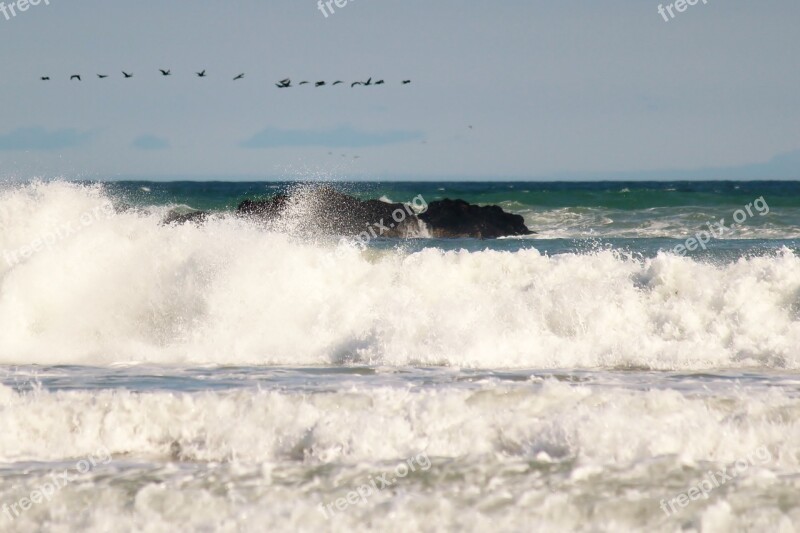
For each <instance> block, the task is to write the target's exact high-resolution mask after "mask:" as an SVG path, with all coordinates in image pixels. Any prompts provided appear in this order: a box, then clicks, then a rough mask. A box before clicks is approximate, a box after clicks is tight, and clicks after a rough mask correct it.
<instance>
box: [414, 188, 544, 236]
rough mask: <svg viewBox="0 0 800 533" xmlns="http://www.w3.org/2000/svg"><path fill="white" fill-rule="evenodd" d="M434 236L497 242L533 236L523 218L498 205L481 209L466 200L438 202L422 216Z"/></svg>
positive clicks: (432, 204)
mask: <svg viewBox="0 0 800 533" xmlns="http://www.w3.org/2000/svg"><path fill="white" fill-rule="evenodd" d="M419 218H420V219H421V220H422V221H423V222H425V224H426V225H427V226H428V230H429V231H430V232H431V235H432V236H433V237H437V238H444V239H450V238H459V237H476V238H483V239H494V238H497V237H507V236H512V235H530V234H532V233H533V232H532V231H530V230H529V229H528V227H527V226H526V225H525V219H523V218H522V216H521V215H514V214H511V213H506V212H505V211H503V209H502V208H500V207H499V206H496V205H487V206H478V205H474V204H469V203H467V202H465V201H464V200H450V199H448V198H445V199H444V200H435V201H433V202H431V203H430V204H428V209H427V211H425V212H424V213H421V214H420V215H419Z"/></svg>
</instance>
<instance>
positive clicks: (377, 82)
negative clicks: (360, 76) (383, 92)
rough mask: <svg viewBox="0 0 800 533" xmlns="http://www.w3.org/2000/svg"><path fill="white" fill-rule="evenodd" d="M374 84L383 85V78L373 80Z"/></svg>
mask: <svg viewBox="0 0 800 533" xmlns="http://www.w3.org/2000/svg"><path fill="white" fill-rule="evenodd" d="M375 85H383V80H378V81H376V82H375Z"/></svg>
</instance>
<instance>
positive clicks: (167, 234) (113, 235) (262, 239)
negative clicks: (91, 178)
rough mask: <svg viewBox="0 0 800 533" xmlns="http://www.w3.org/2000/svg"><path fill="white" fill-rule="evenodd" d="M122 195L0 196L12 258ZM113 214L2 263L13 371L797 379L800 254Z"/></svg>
mask: <svg viewBox="0 0 800 533" xmlns="http://www.w3.org/2000/svg"><path fill="white" fill-rule="evenodd" d="M107 201H108V199H107V198H106V197H105V196H104V195H103V193H102V189H101V188H98V187H88V188H87V187H80V186H76V185H70V184H64V183H51V184H35V185H31V186H27V187H22V188H16V189H13V190H10V191H5V192H3V193H2V194H0V226H1V227H3V230H2V234H0V250H16V249H18V248H19V247H20V246H23V245H24V244H25V243H30V242H32V241H33V240H35V239H37V238H39V237H40V236H41V235H43V234H47V232H49V231H52V228H53V227H55V226H58V225H59V224H63V222H64V221H68V220H79V219H80V216H81V215H82V214H83V213H85V212H87V211H91V210H92V209H94V208H96V207H98V206H103V205H106V203H107ZM162 216H163V212H160V213H155V214H149V215H148V214H142V213H137V212H133V211H129V212H123V213H118V214H115V215H113V216H112V217H110V218H105V217H103V218H100V219H98V220H96V221H93V222H92V223H91V224H89V225H86V226H85V227H81V229H80V231H77V232H76V233H75V234H73V235H70V236H68V237H67V238H64V239H61V240H58V241H57V242H55V243H54V244H53V245H52V246H51V247H48V248H45V249H43V250H41V251H39V252H38V253H36V254H34V255H32V256H31V257H30V258H27V259H25V260H23V261H21V262H19V263H16V264H13V266H12V265H9V264H8V263H7V262H6V261H0V362H2V363H41V364H45V363H87V364H108V363H112V362H135V361H148V362H154V363H191V364H245V363H254V364H261V363H276V364H288V365H295V364H300V365H302V364H326V363H340V362H342V361H361V362H367V363H374V364H386V365H412V364H447V365H453V366H472V367H493V368H496V367H538V368H564V367H620V366H634V367H650V368H680V369H701V368H711V367H745V366H762V367H773V368H791V369H796V368H799V367H800V357H799V355H798V351H797V348H796V347H797V346H798V344H800V323H799V322H798V320H797V301H796V300H797V292H798V290H800V259H798V258H797V257H795V256H794V255H793V254H792V253H791V252H790V251H788V250H784V251H783V252H782V253H781V254H778V255H777V256H774V257H758V258H744V259H741V260H739V261H737V262H735V263H733V264H726V265H717V266H715V265H709V264H703V263H698V262H696V261H693V260H691V259H688V258H682V257H677V256H672V255H660V256H658V257H656V258H654V259H646V260H638V259H631V258H625V257H621V256H619V255H617V254H615V253H612V252H609V251H598V252H595V253H588V254H582V255H577V254H566V255H558V256H554V257H548V256H546V255H542V254H540V253H539V252H538V251H536V250H524V251H519V252H516V253H510V252H499V251H489V250H487V251H481V252H474V253H470V252H466V251H460V252H443V251H441V250H438V249H425V250H423V251H421V252H418V253H410V254H409V253H406V252H402V251H396V252H387V253H378V252H376V251H366V252H363V253H362V252H360V251H359V250H357V249H351V248H347V247H342V248H341V249H339V250H337V249H336V248H335V246H334V244H332V243H327V244H326V243H309V242H304V241H301V240H298V239H296V238H292V237H291V236H289V235H286V234H281V233H274V232H267V231H264V229H263V228H259V227H257V226H255V225H253V224H250V223H248V222H246V221H242V220H237V219H234V218H225V217H220V218H215V219H212V220H210V221H209V222H208V223H207V224H205V225H204V226H202V227H197V226H194V225H191V224H187V225H182V226H163V225H161V224H160V220H161V218H162Z"/></svg>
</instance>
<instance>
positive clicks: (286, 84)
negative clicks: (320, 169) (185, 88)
mask: <svg viewBox="0 0 800 533" xmlns="http://www.w3.org/2000/svg"><path fill="white" fill-rule="evenodd" d="M158 71H159V72H160V73H161V75H162V76H172V70H170V69H158ZM244 74H245V73H244V72H241V73H239V74H237V75H236V76H234V77H233V81H238V80H241V79H243V78H244ZM195 75H196V76H197V77H198V78H206V77H207V76H206V71H205V70H201V71H200V72H195ZM122 76H123V77H124V78H125V79H128V78H133V73H132V72H125V71H124V70H123V71H122ZM97 77H98V78H99V79H101V80H103V79H106V78H108V77H109V75H108V74H97ZM39 79H40V80H42V81H50V76H42V77H41V78H39ZM69 80H70V81H83V79H82V78H81V75H80V74H73V75H71V76H70V77H69ZM312 83H313V84H314V87H324V86H326V85H330V86H334V85H341V84H343V83H345V82H344V81H342V80H336V81H334V82H332V83H330V84H328V82H327V81H324V80H323V81H315V82H311V81H308V80H303V81H301V82H299V83H298V84H297V86H301V85H311V84H312ZM385 83H386V81H385V80H375V81H373V80H372V78H371V77H370V78H369V79H367V80H366V81H354V82H351V83H350V87H351V88H352V87H356V86H359V85H360V86H363V87H369V86H373V85H384V84H385ZM409 83H411V80H402V81H401V84H402V85H408V84H409ZM275 86H276V87H278V88H279V89H288V88H290V87H294V85H292V80H291V78H284V79H282V80H280V81H279V82H278V83H276V84H275Z"/></svg>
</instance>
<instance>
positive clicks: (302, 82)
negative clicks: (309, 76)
mask: <svg viewBox="0 0 800 533" xmlns="http://www.w3.org/2000/svg"><path fill="white" fill-rule="evenodd" d="M306 83H308V82H307V81H301V82H300V83H298V84H297V85H305V84H306Z"/></svg>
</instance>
